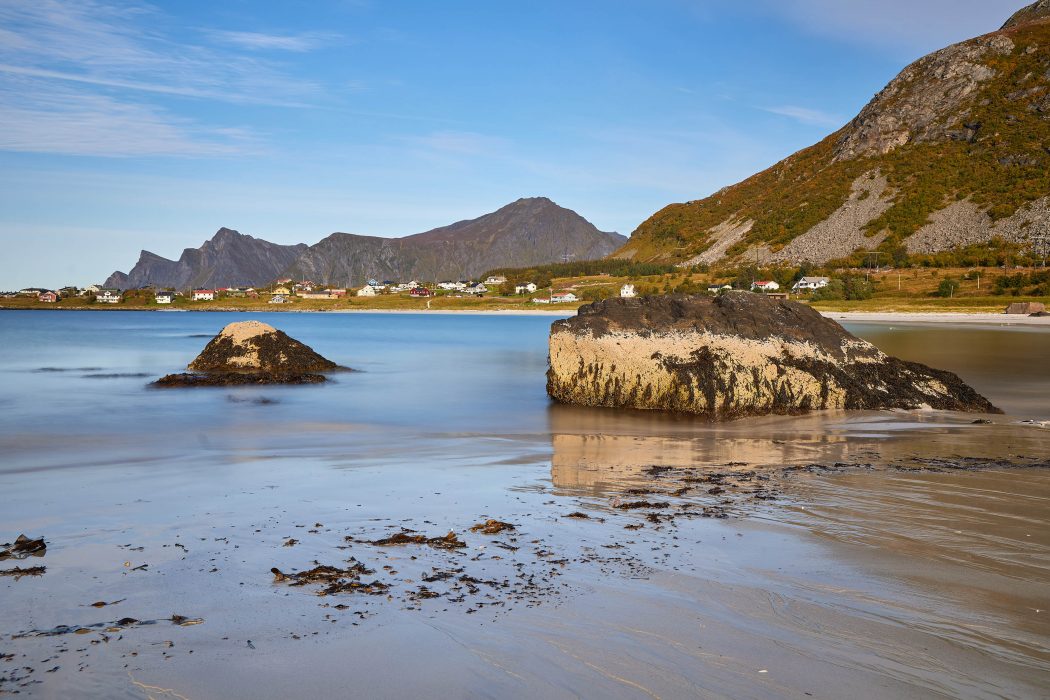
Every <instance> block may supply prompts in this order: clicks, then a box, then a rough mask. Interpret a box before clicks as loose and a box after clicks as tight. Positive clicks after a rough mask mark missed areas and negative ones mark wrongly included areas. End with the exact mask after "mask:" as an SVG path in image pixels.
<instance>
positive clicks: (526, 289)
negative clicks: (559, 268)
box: [514, 282, 539, 294]
mask: <svg viewBox="0 0 1050 700" xmlns="http://www.w3.org/2000/svg"><path fill="white" fill-rule="evenodd" d="M537 289H539V287H537V286H536V283H535V282H526V283H525V284H519V285H517V286H515V287H514V293H515V294H535V293H536V290H537Z"/></svg>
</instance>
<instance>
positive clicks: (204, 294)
mask: <svg viewBox="0 0 1050 700" xmlns="http://www.w3.org/2000/svg"><path fill="white" fill-rule="evenodd" d="M193 300H194V301H215V290H214V289H194V290H193Z"/></svg>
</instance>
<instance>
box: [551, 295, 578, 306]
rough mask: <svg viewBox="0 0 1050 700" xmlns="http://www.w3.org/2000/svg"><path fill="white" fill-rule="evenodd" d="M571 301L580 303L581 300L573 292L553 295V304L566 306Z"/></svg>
mask: <svg viewBox="0 0 1050 700" xmlns="http://www.w3.org/2000/svg"><path fill="white" fill-rule="evenodd" d="M571 301H579V298H577V296H576V295H575V294H573V293H572V292H555V293H554V294H551V303H552V304H565V303H568V302H571Z"/></svg>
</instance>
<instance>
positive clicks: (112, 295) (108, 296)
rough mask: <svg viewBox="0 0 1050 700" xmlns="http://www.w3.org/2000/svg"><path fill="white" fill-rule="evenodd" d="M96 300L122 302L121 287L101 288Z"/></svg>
mask: <svg viewBox="0 0 1050 700" xmlns="http://www.w3.org/2000/svg"><path fill="white" fill-rule="evenodd" d="M95 301H98V302H102V303H103V304H119V303H120V290H119V289H100V290H98V292H97V293H96V294H95Z"/></svg>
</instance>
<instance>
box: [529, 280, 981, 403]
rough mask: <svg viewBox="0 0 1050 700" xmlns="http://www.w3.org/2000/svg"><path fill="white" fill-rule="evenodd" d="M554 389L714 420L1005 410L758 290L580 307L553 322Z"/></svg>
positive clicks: (573, 398) (550, 383)
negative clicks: (827, 412) (838, 412)
mask: <svg viewBox="0 0 1050 700" xmlns="http://www.w3.org/2000/svg"><path fill="white" fill-rule="evenodd" d="M547 393H548V394H549V395H550V396H551V398H553V399H554V400H556V401H559V402H562V403H567V404H577V405H584V406H608V407H625V408H641V409H662V410H670V411H682V412H687V413H695V414H700V415H704V416H706V417H708V418H711V419H712V420H723V419H731V418H738V417H743V416H754V415H766V414H795V413H802V412H805V411H812V410H822V409H866V410H873V409H884V408H922V407H928V408H935V409H943V410H953V411H975V412H996V413H997V412H999V410H998V409H997V408H995V407H994V406H993V405H992V404H991V403H990V402H989V401H988V400H987V399H985V398H984V397H983V396H981V395H980V394H978V393H977V392H976V391H974V390H973V389H972V388H971V387H969V386H968V385H966V384H965V383H963V382H962V380H960V379H959V378H958V377H957V376H955V375H954V374H952V373H951V372H945V371H941V370H935V369H931V368H929V367H926V366H925V365H921V364H918V363H915V362H907V361H905V360H900V359H898V358H895V357H890V356H888V355H886V354H885V353H883V352H881V351H880V350H879V349H878V348H876V347H875V346H874V345H872V344H871V343H868V342H866V341H864V340H861V339H860V338H857V337H856V336H854V335H851V334H850V333H849V332H847V331H846V330H845V329H844V328H842V326H840V325H839V324H837V323H835V322H834V321H832V320H830V319H827V318H824V317H823V316H821V315H820V314H819V313H817V312H816V311H814V310H813V309H811V308H809V307H808V306H806V305H804V304H799V303H796V302H791V301H787V300H780V299H769V298H767V297H765V296H763V295H761V294H752V293H750V292H731V293H728V294H724V295H722V296H719V297H709V296H706V295H697V296H682V295H679V296H659V297H641V298H633V299H632V298H626V299H625V298H616V299H608V300H605V301H599V302H596V303H594V304H589V305H587V306H584V307H581V308H580V310H579V313H578V315H577V316H575V317H573V318H569V319H565V320H561V321H556V322H555V323H554V324H553V325H552V326H551V334H550V369H549V370H548V372H547Z"/></svg>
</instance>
